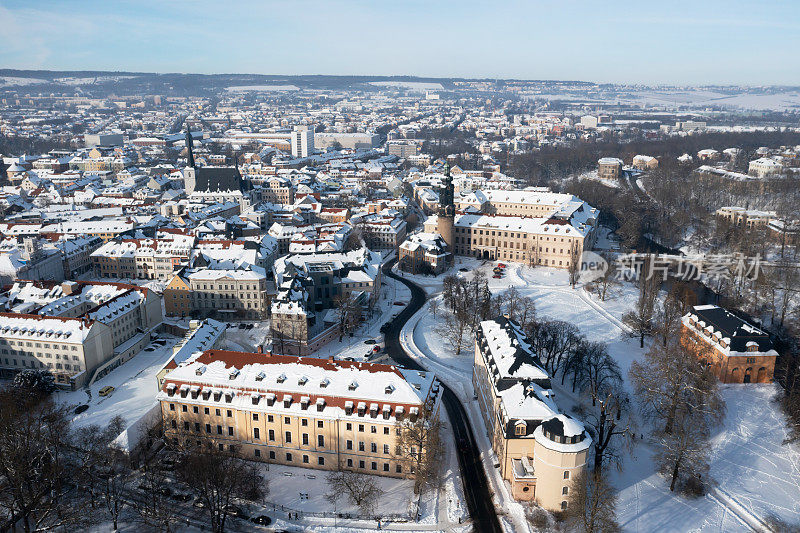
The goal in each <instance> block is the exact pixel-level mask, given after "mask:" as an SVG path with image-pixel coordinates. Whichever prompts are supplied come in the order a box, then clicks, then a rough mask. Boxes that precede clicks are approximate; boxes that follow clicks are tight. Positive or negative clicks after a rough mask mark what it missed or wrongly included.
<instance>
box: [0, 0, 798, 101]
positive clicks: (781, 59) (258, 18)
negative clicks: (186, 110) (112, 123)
mask: <svg viewBox="0 0 800 533" xmlns="http://www.w3.org/2000/svg"><path fill="white" fill-rule="evenodd" d="M798 51H800V1H798V0H793V1H792V0H787V1H774V2H773V1H741V0H727V1H718V0H693V1H683V0H659V1H651V0H640V1H630V0H606V1H583V0H572V1H571V0H561V1H556V0H529V1H516V0H505V1H504V0H495V1H484V2H477V1H472V0H453V1H451V0H442V1H436V0H427V1H424V0H373V1H368V0H348V1H338V0H285V1H282V2H273V1H269V0H264V1H255V0H242V1H239V0H216V1H207V0H161V1H151V0H138V1H128V0H119V1H117V0H105V1H73V0H54V1H49V0H0V68H22V69H59V70H79V69H86V70H88V69H92V70H133V71H147V72H197V73H233V72H237V73H257V74H366V75H417V76H442V77H450V76H459V77H500V78H523V79H569V80H587V81H598V82H642V83H665V84H684V83H685V84H702V83H736V84H748V85H769V84H792V85H800V53H798Z"/></svg>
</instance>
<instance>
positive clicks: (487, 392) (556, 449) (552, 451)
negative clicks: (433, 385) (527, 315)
mask: <svg viewBox="0 0 800 533" xmlns="http://www.w3.org/2000/svg"><path fill="white" fill-rule="evenodd" d="M529 346H530V343H529V342H528V339H527V338H526V337H525V334H524V333H523V332H522V330H521V329H520V327H519V325H518V324H516V323H515V322H514V321H512V320H510V319H509V318H507V317H498V318H496V319H494V320H486V321H484V322H481V324H480V326H479V328H478V331H477V334H476V338H475V362H474V366H473V374H472V382H473V386H474V388H475V394H476V396H477V398H478V404H479V406H480V410H481V414H482V415H483V419H484V422H485V423H486V428H487V430H488V431H489V433H490V438H491V441H492V451H493V452H494V454H495V455H496V457H497V462H498V463H499V464H500V474H501V475H502V477H503V479H505V480H507V481H508V482H509V483H510V485H511V494H512V496H513V497H514V498H515V499H518V500H525V501H536V502H537V503H538V504H539V505H540V506H542V507H544V508H546V509H549V510H551V511H557V510H564V509H566V508H567V506H568V505H569V503H568V502H569V500H570V490H572V489H571V484H572V480H574V479H575V478H576V476H578V475H580V474H581V473H583V472H584V470H585V469H586V459H587V455H588V452H589V448H590V447H591V444H592V439H591V437H589V435H588V434H587V433H586V430H585V429H584V427H583V424H581V423H580V422H579V421H577V420H575V419H573V418H571V417H570V416H569V415H565V414H562V413H560V412H559V410H558V407H557V406H556V403H555V400H554V394H553V391H552V389H551V387H550V376H549V375H548V374H547V372H546V371H545V370H544V368H543V367H542V364H541V363H540V361H539V359H538V357H537V356H536V354H534V353H532V352H531V351H530V349H529V348H528V347H529Z"/></svg>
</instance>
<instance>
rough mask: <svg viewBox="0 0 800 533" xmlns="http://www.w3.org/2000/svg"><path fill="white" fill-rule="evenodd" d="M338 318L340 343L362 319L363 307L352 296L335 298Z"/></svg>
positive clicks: (334, 302)
mask: <svg viewBox="0 0 800 533" xmlns="http://www.w3.org/2000/svg"><path fill="white" fill-rule="evenodd" d="M333 304H334V306H335V309H336V318H337V320H338V322H339V341H340V342H341V340H342V337H344V336H345V335H347V334H349V333H350V332H351V331H353V330H354V329H355V328H356V326H357V324H358V320H359V319H360V318H361V306H360V305H358V302H356V300H355V298H353V297H352V296H351V295H340V296H337V297H335V298H334V300H333Z"/></svg>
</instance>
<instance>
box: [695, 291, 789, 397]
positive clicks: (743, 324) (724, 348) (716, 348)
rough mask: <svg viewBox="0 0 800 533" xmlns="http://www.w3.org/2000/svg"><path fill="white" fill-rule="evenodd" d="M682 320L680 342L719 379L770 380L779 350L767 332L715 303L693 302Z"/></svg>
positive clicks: (742, 381) (739, 381)
mask: <svg viewBox="0 0 800 533" xmlns="http://www.w3.org/2000/svg"><path fill="white" fill-rule="evenodd" d="M681 322H682V328H681V330H682V331H681V342H682V343H683V344H684V346H686V347H687V349H690V350H691V351H692V352H694V353H695V355H696V356H697V357H698V359H699V360H700V361H701V362H702V363H703V364H705V365H708V367H709V368H710V369H711V371H712V372H713V373H714V375H715V376H717V378H718V379H719V380H720V381H721V382H723V383H769V382H770V381H772V376H773V373H774V372H775V360H776V358H777V357H778V352H776V351H775V349H774V347H773V345H772V340H771V339H770V337H769V335H768V334H767V333H766V332H764V331H762V330H760V329H759V328H757V327H756V326H754V325H752V324H750V323H749V322H747V321H746V320H744V319H742V318H740V317H738V316H736V315H734V314H733V313H731V312H730V311H728V310H727V309H724V308H722V307H719V306H717V305H696V306H694V307H693V308H692V311H691V312H689V313H687V314H686V315H685V316H684V317H683V318H682V319H681Z"/></svg>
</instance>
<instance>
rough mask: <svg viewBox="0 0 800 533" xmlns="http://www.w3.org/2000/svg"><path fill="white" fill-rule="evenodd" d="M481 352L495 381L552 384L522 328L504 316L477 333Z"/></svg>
mask: <svg viewBox="0 0 800 533" xmlns="http://www.w3.org/2000/svg"><path fill="white" fill-rule="evenodd" d="M477 341H478V345H479V347H480V351H481V353H482V354H483V356H484V358H485V359H486V361H487V363H488V364H489V365H491V366H492V367H493V368H492V371H493V374H494V376H495V378H494V379H495V381H497V380H501V379H512V380H515V381H521V380H534V379H535V380H549V379H550V376H548V374H547V372H546V371H545V370H544V368H543V367H542V365H541V363H540V362H539V359H538V357H537V356H536V354H534V353H533V350H532V348H531V345H530V343H529V342H528V338H527V336H526V335H525V333H523V331H522V328H520V327H519V325H518V324H517V323H516V322H514V321H513V320H511V319H508V318H506V317H504V316H500V317H497V318H495V319H494V320H484V321H483V322H481V323H480V327H479V328H478V333H477Z"/></svg>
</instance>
